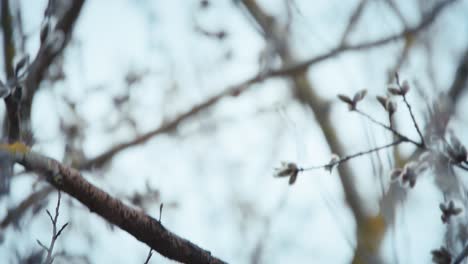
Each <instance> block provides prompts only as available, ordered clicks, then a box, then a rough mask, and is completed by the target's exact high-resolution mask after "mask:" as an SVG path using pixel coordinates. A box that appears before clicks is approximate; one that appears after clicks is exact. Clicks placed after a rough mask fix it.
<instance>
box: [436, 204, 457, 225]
mask: <svg viewBox="0 0 468 264" xmlns="http://www.w3.org/2000/svg"><path fill="white" fill-rule="evenodd" d="M439 208H440V210H441V211H442V216H441V217H440V218H441V219H442V222H443V223H444V224H446V223H447V222H448V221H449V219H450V217H451V216H455V215H458V214H460V213H461V211H462V209H461V208H457V207H455V204H454V202H453V201H450V202H448V203H447V204H443V203H441V204H440V205H439Z"/></svg>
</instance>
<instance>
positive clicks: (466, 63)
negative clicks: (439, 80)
mask: <svg viewBox="0 0 468 264" xmlns="http://www.w3.org/2000/svg"><path fill="white" fill-rule="evenodd" d="M467 79H468V48H467V49H466V50H465V54H464V55H463V57H462V59H461V60H460V63H459V64H458V67H457V70H456V73H455V77H454V79H453V82H452V85H451V86H450V89H449V92H448V96H449V97H450V99H451V100H452V101H453V102H456V101H458V100H457V99H458V98H459V97H460V95H461V93H462V92H463V90H464V89H466V87H467ZM452 110H454V109H452Z"/></svg>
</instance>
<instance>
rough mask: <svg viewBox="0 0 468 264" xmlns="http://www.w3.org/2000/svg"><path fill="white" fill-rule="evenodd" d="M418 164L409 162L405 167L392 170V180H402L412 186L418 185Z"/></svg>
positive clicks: (404, 183)
mask: <svg viewBox="0 0 468 264" xmlns="http://www.w3.org/2000/svg"><path fill="white" fill-rule="evenodd" d="M417 176H418V166H417V163H416V162H408V163H406V164H405V166H404V167H403V168H396V169H393V170H392V171H391V172H390V179H391V180H392V181H397V180H400V181H401V183H402V184H403V185H406V184H408V185H409V186H410V187H411V188H413V187H414V186H415V185H416V178H417Z"/></svg>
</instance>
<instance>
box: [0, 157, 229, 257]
mask: <svg viewBox="0 0 468 264" xmlns="http://www.w3.org/2000/svg"><path fill="white" fill-rule="evenodd" d="M0 152H4V153H6V154H8V155H10V156H11V157H12V159H14V160H15V161H16V162H18V163H20V164H22V165H23V166H24V167H25V168H26V169H28V170H31V171H34V172H36V173H38V174H39V175H42V176H44V177H45V180H47V182H49V183H50V184H51V185H53V186H54V187H56V188H57V189H59V190H62V191H64V192H66V193H67V194H69V195H70V196H72V197H74V198H75V199H77V200H78V201H80V202H81V203H82V204H83V205H85V206H86V207H88V208H89V210H90V211H91V212H95V213H96V214H98V215H100V216H101V217H102V218H104V219H105V220H106V221H107V222H109V223H112V224H114V225H116V226H118V227H120V228H121V229H123V230H125V231H127V232H128V233H129V234H131V235H132V236H134V237H135V238H136V239H138V240H140V241H141V242H143V243H145V244H147V245H148V246H149V247H150V248H153V249H154V250H156V251H157V252H159V253H160V254H161V255H163V256H165V257H167V258H170V259H173V260H176V261H180V262H184V263H200V264H201V263H204V264H205V263H210V264H211V263H213V264H214V263H224V262H223V261H222V260H220V259H218V258H216V257H213V256H211V253H210V252H209V251H206V250H203V249H202V248H200V247H198V246H197V245H195V244H193V243H191V242H190V241H188V240H186V239H184V238H181V237H179V236H177V235H176V234H174V233H172V232H171V231H169V230H167V229H166V228H165V227H164V226H163V225H161V223H160V222H159V221H157V220H156V219H154V218H152V217H150V216H148V215H146V214H145V213H143V212H141V211H139V210H137V209H133V208H131V207H129V206H127V205H125V204H124V203H122V202H121V201H120V200H118V199H116V198H114V197H112V196H110V195H109V194H108V193H106V192H105V191H103V190H101V189H100V188H98V187H96V186H94V185H93V184H91V183H90V182H88V181H87V180H86V179H85V178H84V177H83V176H82V175H81V174H80V172H79V171H77V170H75V169H73V168H70V167H67V166H64V165H63V164H61V163H60V162H58V161H57V160H55V159H51V158H49V157H46V156H43V155H41V154H39V153H36V152H30V151H26V152H18V151H11V150H8V149H7V148H0Z"/></svg>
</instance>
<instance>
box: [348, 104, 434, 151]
mask: <svg viewBox="0 0 468 264" xmlns="http://www.w3.org/2000/svg"><path fill="white" fill-rule="evenodd" d="M354 112H356V113H358V114H360V115H362V116H364V117H365V118H367V119H369V120H370V121H371V122H372V123H374V124H377V125H379V126H381V127H383V128H385V129H387V130H388V131H390V132H392V133H393V134H395V135H396V136H397V137H399V138H400V139H401V140H403V141H408V142H411V143H412V144H413V145H415V146H416V147H418V148H425V146H424V145H422V144H421V143H418V142H416V141H414V140H412V139H410V138H408V137H407V136H404V135H402V134H401V133H400V132H398V131H396V130H395V129H394V128H392V127H391V126H388V125H386V124H384V123H382V122H380V121H378V120H376V119H375V118H373V117H372V116H370V115H368V114H366V113H364V112H362V111H361V110H359V109H355V110H354Z"/></svg>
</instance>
